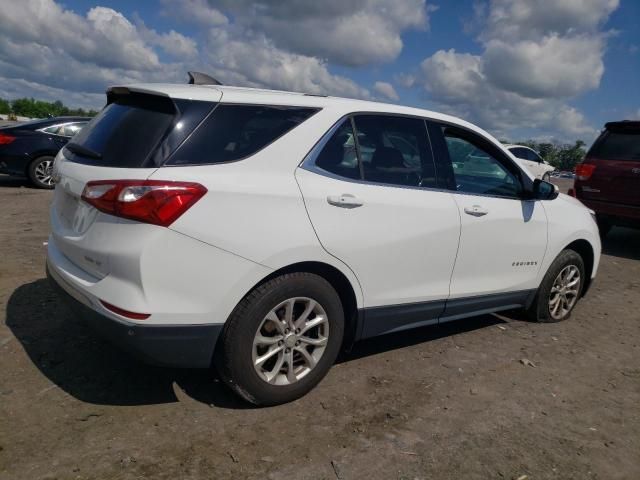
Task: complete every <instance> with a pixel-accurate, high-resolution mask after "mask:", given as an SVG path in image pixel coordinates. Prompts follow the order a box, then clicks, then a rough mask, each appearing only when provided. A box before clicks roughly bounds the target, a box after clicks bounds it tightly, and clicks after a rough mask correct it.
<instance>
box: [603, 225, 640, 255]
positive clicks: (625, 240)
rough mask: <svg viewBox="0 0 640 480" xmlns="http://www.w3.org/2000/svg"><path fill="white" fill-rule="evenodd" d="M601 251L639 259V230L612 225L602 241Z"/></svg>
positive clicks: (606, 253)
mask: <svg viewBox="0 0 640 480" xmlns="http://www.w3.org/2000/svg"><path fill="white" fill-rule="evenodd" d="M602 253H604V254H605V255H611V256H612V257H620V258H628V259H631V260H640V230H635V229H632V228H622V227H614V228H612V229H611V232H609V234H608V235H607V236H606V237H605V238H604V240H603V241H602Z"/></svg>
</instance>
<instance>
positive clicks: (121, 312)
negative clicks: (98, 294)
mask: <svg viewBox="0 0 640 480" xmlns="http://www.w3.org/2000/svg"><path fill="white" fill-rule="evenodd" d="M100 303H101V304H102V305H103V306H104V308H106V309H107V310H111V311H112V312H113V313H117V314H118V315H120V316H122V317H127V318H131V319H133V320H146V319H147V318H149V317H150V316H151V314H150V313H136V312H130V311H129V310H125V309H124V308H120V307H116V306H115V305H111V304H110V303H107V302H105V301H104V300H100Z"/></svg>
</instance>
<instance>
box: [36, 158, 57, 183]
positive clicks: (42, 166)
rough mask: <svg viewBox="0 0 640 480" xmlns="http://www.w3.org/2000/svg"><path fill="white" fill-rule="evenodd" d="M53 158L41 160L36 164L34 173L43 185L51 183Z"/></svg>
mask: <svg viewBox="0 0 640 480" xmlns="http://www.w3.org/2000/svg"><path fill="white" fill-rule="evenodd" d="M52 173H53V160H42V161H41V162H39V163H38V164H37V165H36V168H35V169H34V175H35V177H36V179H37V180H38V181H39V182H40V183H42V184H43V185H47V186H50V185H53V176H52Z"/></svg>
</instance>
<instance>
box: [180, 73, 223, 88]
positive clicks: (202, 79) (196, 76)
mask: <svg viewBox="0 0 640 480" xmlns="http://www.w3.org/2000/svg"><path fill="white" fill-rule="evenodd" d="M187 74H188V75H189V85H222V82H219V81H218V80H216V79H215V78H213V77H212V76H211V75H207V74H206V73H201V72H187Z"/></svg>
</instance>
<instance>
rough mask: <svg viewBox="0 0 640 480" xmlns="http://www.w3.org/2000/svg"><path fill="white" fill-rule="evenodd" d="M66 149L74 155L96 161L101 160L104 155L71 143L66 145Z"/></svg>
mask: <svg viewBox="0 0 640 480" xmlns="http://www.w3.org/2000/svg"><path fill="white" fill-rule="evenodd" d="M65 148H67V149H68V150H70V151H72V152H73V153H77V154H78V155H82V156H83V157H89V158H95V159H96V160H100V159H101V158H102V154H101V153H98V152H96V151H95V150H91V149H90V148H87V147H83V146H82V145H79V144H77V143H73V142H69V143H67V144H66V145H65Z"/></svg>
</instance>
